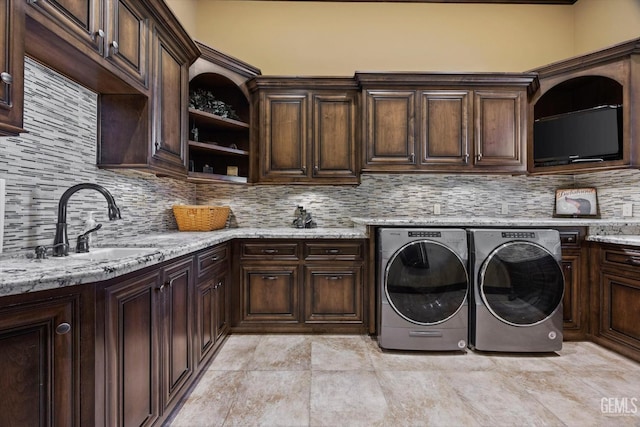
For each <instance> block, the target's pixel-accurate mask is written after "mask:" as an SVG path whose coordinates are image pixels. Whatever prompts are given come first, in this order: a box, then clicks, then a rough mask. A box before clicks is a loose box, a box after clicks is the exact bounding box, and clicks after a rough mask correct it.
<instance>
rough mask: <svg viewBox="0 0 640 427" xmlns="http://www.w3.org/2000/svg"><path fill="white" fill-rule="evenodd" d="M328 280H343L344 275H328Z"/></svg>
mask: <svg viewBox="0 0 640 427" xmlns="http://www.w3.org/2000/svg"><path fill="white" fill-rule="evenodd" d="M327 280H342V276H327Z"/></svg>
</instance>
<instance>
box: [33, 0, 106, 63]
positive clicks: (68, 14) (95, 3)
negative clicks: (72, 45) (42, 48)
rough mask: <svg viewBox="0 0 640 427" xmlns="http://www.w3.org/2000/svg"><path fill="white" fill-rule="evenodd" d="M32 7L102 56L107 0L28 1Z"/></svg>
mask: <svg viewBox="0 0 640 427" xmlns="http://www.w3.org/2000/svg"><path fill="white" fill-rule="evenodd" d="M27 3H28V4H29V5H30V7H32V8H35V9H36V10H39V11H41V12H44V14H45V16H46V17H47V19H49V20H52V21H54V22H55V23H56V24H57V25H58V26H60V27H61V28H62V29H64V30H65V31H67V32H69V33H70V34H71V35H72V36H73V37H75V38H77V39H80V40H82V42H84V43H85V44H86V45H87V46H90V47H91V48H92V49H93V50H95V51H97V52H99V53H101V54H102V52H103V50H104V40H103V37H102V36H104V30H105V28H103V27H102V23H103V22H104V21H103V13H104V7H103V5H104V4H105V3H107V1H106V0H37V1H27Z"/></svg>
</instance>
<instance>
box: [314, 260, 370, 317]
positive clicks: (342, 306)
mask: <svg viewBox="0 0 640 427" xmlns="http://www.w3.org/2000/svg"><path fill="white" fill-rule="evenodd" d="M362 286H363V283H362V267H361V266H351V265H345V266H344V267H340V266H339V265H336V264H333V265H331V266H329V265H327V266H322V265H318V266H315V265H314V266H305V281H304V307H305V314H304V319H305V322H306V323H323V322H340V323H362V305H363V304H362Z"/></svg>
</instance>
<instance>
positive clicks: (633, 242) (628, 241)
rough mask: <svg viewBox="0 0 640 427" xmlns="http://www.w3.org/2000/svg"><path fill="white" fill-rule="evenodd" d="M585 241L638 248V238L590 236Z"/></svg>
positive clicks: (639, 239) (635, 236) (639, 242)
mask: <svg viewBox="0 0 640 427" xmlns="http://www.w3.org/2000/svg"><path fill="white" fill-rule="evenodd" d="M587 240H589V241H591V242H600V243H612V244H616V245H627V246H640V236H639V235H633V236H630V235H629V236H623V235H616V236H599V235H590V236H587Z"/></svg>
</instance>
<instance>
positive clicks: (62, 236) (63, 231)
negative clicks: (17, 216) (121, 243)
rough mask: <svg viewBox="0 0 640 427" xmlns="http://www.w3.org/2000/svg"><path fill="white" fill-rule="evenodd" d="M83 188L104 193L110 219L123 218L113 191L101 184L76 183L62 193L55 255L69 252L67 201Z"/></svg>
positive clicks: (54, 249) (54, 242) (55, 240)
mask: <svg viewBox="0 0 640 427" xmlns="http://www.w3.org/2000/svg"><path fill="white" fill-rule="evenodd" d="M83 189H90V190H96V191H97V192H99V193H100V194H102V195H103V196H104V197H105V199H107V203H108V205H109V220H110V221H113V220H114V219H121V218H122V217H121V216H120V208H118V205H116V201H115V199H114V198H113V196H112V195H111V193H109V191H107V189H106V188H104V187H102V186H101V185H98V184H92V183H90V182H84V183H81V184H77V185H74V186H73V187H69V188H68V189H67V191H65V192H64V193H63V194H62V197H60V202H59V203H58V223H57V224H56V237H55V238H54V239H53V247H52V248H53V249H52V250H53V253H52V255H53V256H66V255H68V254H69V239H68V237H67V203H68V202H69V198H70V197H71V196H72V195H73V194H74V193H75V192H77V191H79V190H83Z"/></svg>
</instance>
